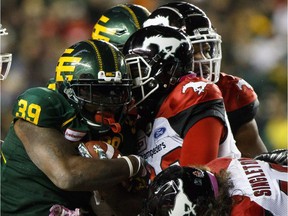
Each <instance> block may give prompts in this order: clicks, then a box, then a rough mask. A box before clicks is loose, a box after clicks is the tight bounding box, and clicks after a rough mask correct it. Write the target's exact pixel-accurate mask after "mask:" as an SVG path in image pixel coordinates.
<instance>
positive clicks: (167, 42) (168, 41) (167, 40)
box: [143, 35, 185, 59]
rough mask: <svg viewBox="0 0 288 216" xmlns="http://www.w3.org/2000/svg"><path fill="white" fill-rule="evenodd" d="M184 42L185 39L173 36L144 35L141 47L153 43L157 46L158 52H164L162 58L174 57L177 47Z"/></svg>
mask: <svg viewBox="0 0 288 216" xmlns="http://www.w3.org/2000/svg"><path fill="white" fill-rule="evenodd" d="M182 43H185V40H178V39H177V38H173V37H162V36H161V35H156V36H151V37H146V38H145V39H144V42H143V48H144V49H145V48H148V46H149V45H151V44H155V45H157V46H158V47H159V53H164V54H165V55H164V59H167V58H168V57H170V56H172V57H175V52H176V50H177V48H178V47H179V46H180V45H181V44H182Z"/></svg>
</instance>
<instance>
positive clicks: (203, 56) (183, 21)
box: [143, 2, 222, 83]
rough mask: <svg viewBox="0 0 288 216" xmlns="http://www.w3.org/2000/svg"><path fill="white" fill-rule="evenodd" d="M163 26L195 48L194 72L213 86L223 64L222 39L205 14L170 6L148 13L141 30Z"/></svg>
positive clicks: (180, 4)
mask: <svg viewBox="0 0 288 216" xmlns="http://www.w3.org/2000/svg"><path fill="white" fill-rule="evenodd" d="M151 25H164V26H172V27H175V28H178V29H181V30H182V31H184V32H185V33H186V34H187V35H188V38H189V39H190V42H191V43H192V45H193V47H194V52H195V55H194V72H195V73H197V75H198V76H201V77H203V78H205V79H207V80H209V81H212V82H214V83H216V82H217V81H218V80H219V76H220V67H221V60H222V49H221V43H222V41H221V36H220V35H219V34H218V33H217V32H216V30H215V28H214V27H213V26H212V24H211V21H210V19H209V18H208V17H207V15H206V14H205V12H204V11H203V10H201V9H200V8H198V7H197V6H195V5H193V4H191V3H187V2H172V3H168V4H165V5H162V6H160V7H159V8H157V9H156V10H155V11H153V12H152V13H151V15H150V16H149V17H148V19H147V20H146V21H145V22H144V24H143V26H145V27H146V26H151Z"/></svg>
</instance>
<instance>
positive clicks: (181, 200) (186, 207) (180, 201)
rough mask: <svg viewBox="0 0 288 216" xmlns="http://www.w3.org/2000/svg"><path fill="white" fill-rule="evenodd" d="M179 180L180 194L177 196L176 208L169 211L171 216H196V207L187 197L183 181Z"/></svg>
mask: <svg viewBox="0 0 288 216" xmlns="http://www.w3.org/2000/svg"><path fill="white" fill-rule="evenodd" d="M177 180H178V186H177V191H178V193H177V195H176V196H175V203H174V207H173V209H171V210H170V211H169V216H180V215H191V216H194V215H196V211H195V207H196V205H195V204H193V202H191V201H190V200H189V198H188V197H187V195H186V194H185V193H184V189H183V181H182V179H177ZM183 213H185V214H183Z"/></svg>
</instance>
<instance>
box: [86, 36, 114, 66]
mask: <svg viewBox="0 0 288 216" xmlns="http://www.w3.org/2000/svg"><path fill="white" fill-rule="evenodd" d="M87 42H88V43H89V44H90V45H91V46H92V47H93V48H94V50H95V53H96V56H97V59H98V62H97V63H98V66H99V70H100V71H102V70H103V61H102V58H101V53H100V52H99V50H98V48H97V46H96V45H95V44H94V43H93V42H91V41H87ZM109 47H110V46H109ZM114 60H115V58H114Z"/></svg>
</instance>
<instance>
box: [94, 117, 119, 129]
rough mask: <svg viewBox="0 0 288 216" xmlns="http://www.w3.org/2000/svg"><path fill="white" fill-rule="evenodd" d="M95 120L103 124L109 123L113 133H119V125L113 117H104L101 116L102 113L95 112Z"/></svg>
mask: <svg viewBox="0 0 288 216" xmlns="http://www.w3.org/2000/svg"><path fill="white" fill-rule="evenodd" d="M95 121H96V122H103V124H106V125H109V126H110V128H111V130H112V131H113V132H114V133H120V132H121V129H122V128H121V125H120V124H119V123H117V122H115V119H114V117H110V116H109V117H106V116H103V115H102V113H96V114H95Z"/></svg>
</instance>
